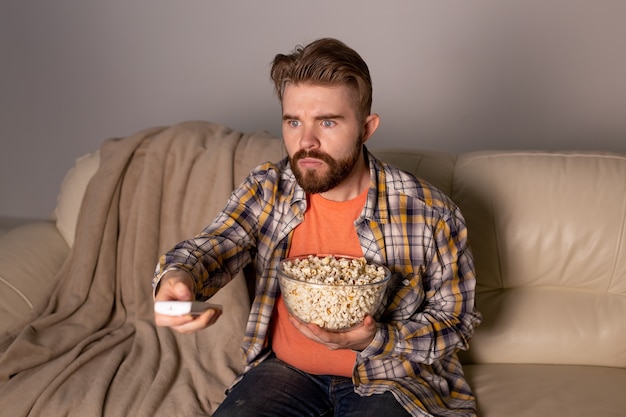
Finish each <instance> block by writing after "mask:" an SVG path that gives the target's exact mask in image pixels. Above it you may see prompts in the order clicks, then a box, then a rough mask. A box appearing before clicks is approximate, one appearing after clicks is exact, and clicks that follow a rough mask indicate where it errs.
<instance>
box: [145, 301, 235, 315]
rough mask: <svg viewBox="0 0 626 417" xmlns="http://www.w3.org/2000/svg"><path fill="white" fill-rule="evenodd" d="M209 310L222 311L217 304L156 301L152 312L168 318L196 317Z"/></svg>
mask: <svg viewBox="0 0 626 417" xmlns="http://www.w3.org/2000/svg"><path fill="white" fill-rule="evenodd" d="M209 309H214V310H223V308H222V306H221V305H219V304H210V303H205V302H203V301H156V302H155V303H154V311H155V312H156V313H159V314H165V315H168V316H184V315H185V314H191V315H192V316H197V315H200V314H202V313H204V312H205V311H207V310H209Z"/></svg>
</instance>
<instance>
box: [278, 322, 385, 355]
mask: <svg viewBox="0 0 626 417" xmlns="http://www.w3.org/2000/svg"><path fill="white" fill-rule="evenodd" d="M289 321H290V322H291V324H293V326H294V327H296V329H298V330H299V331H300V332H301V333H302V334H303V335H304V336H306V337H308V338H309V339H311V340H313V341H315V342H318V343H322V344H324V345H325V346H326V347H327V348H328V349H331V350H333V349H354V350H363V349H365V348H366V347H367V346H368V345H369V344H370V343H371V342H372V340H374V336H375V335H376V331H377V325H376V321H375V320H374V318H373V317H371V316H367V317H365V319H364V320H363V322H361V323H360V324H358V325H356V326H355V327H352V328H351V329H349V330H346V331H341V332H337V331H329V330H324V329H323V328H321V327H319V326H318V325H316V324H312V323H309V324H306V323H302V322H301V321H299V320H298V319H297V318H295V317H293V316H289Z"/></svg>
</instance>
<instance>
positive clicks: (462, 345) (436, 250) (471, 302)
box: [360, 209, 481, 364]
mask: <svg viewBox="0 0 626 417" xmlns="http://www.w3.org/2000/svg"><path fill="white" fill-rule="evenodd" d="M426 227H427V228H430V230H431V232H430V243H429V244H428V246H429V248H428V249H427V250H426V251H423V248H422V252H420V250H419V248H418V245H419V244H416V243H414V244H415V245H416V246H415V247H414V248H412V249H411V253H418V252H419V253H422V254H423V256H424V258H423V259H420V260H417V259H415V258H413V260H412V261H411V264H410V265H396V268H397V269H400V270H401V271H402V272H404V273H405V274H404V281H403V283H402V286H401V289H400V290H399V291H397V293H396V295H395V298H394V299H393V300H392V301H391V303H389V305H394V306H396V307H394V311H391V312H389V314H388V315H387V316H386V317H388V319H387V320H386V319H383V320H382V321H381V322H380V323H379V329H378V331H377V334H376V336H375V338H374V340H373V341H372V343H371V344H370V346H368V347H367V348H366V349H365V350H363V351H362V352H361V353H360V355H361V356H362V357H363V358H367V357H370V358H372V359H380V360H384V359H386V358H396V359H399V360H400V361H404V360H408V361H410V362H415V363H423V364H432V363H433V362H435V361H438V360H440V359H441V358H442V357H445V356H448V355H450V354H452V353H454V352H456V351H457V350H460V349H462V350H464V349H467V348H468V342H469V339H470V338H471V337H472V335H473V332H474V327H475V326H477V325H478V324H479V323H480V320H481V315H480V313H479V312H478V311H477V310H476V309H475V299H474V295H475V285H476V277H475V269H474V263H473V258H472V253H471V250H470V247H469V244H468V237H467V228H466V226H465V223H464V220H463V217H462V216H461V213H460V211H459V210H458V209H456V211H453V212H451V213H450V214H449V215H447V216H443V217H440V218H439V219H437V220H435V221H434V222H433V223H432V224H430V225H427V226H426ZM407 241H408V242H410V241H411V239H410V238H409V239H407ZM409 245H411V243H409ZM420 263H421V264H422V265H419V264H420ZM406 271H414V272H410V273H409V274H406Z"/></svg>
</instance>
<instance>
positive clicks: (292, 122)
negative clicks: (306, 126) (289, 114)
mask: <svg viewBox="0 0 626 417" xmlns="http://www.w3.org/2000/svg"><path fill="white" fill-rule="evenodd" d="M287 124H288V125H289V126H290V127H298V126H300V122H299V121H297V120H289V121H288V122H287Z"/></svg>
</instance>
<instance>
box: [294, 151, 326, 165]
mask: <svg viewBox="0 0 626 417" xmlns="http://www.w3.org/2000/svg"><path fill="white" fill-rule="evenodd" d="M304 158H315V159H319V160H321V161H324V162H326V163H328V164H332V163H333V162H334V159H333V158H332V157H331V156H330V155H328V154H327V153H324V152H321V151H319V150H317V149H311V150H306V149H300V150H299V151H298V152H296V153H295V154H294V155H293V157H292V158H291V159H292V161H293V162H297V161H299V160H300V159H304Z"/></svg>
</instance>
